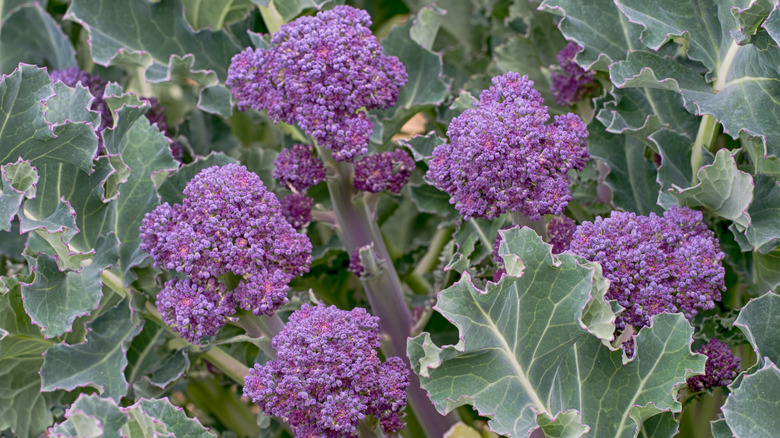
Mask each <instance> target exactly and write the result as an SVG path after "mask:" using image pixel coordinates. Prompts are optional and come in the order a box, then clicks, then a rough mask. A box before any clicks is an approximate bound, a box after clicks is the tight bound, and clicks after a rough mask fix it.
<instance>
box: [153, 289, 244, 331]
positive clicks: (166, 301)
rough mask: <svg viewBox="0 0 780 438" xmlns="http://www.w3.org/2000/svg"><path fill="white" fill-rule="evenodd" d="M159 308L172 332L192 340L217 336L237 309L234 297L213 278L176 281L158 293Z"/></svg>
mask: <svg viewBox="0 0 780 438" xmlns="http://www.w3.org/2000/svg"><path fill="white" fill-rule="evenodd" d="M157 308H158V309H159V310H160V314H161V315H162V318H163V320H164V321H165V323H166V324H168V325H169V326H170V327H171V328H172V329H173V331H175V332H177V333H179V335H180V336H181V337H182V338H184V339H186V340H188V341H190V342H197V341H198V340H200V339H201V338H203V337H205V336H214V335H215V334H217V331H218V330H219V329H220V328H221V327H222V326H224V325H225V324H226V323H227V317H228V316H230V315H231V314H232V313H233V312H235V310H236V303H235V302H234V301H233V294H232V293H230V292H227V290H226V288H225V285H224V284H222V283H220V282H219V281H217V280H215V279H213V278H211V279H209V280H207V281H197V282H196V281H192V280H191V279H189V278H187V279H184V280H179V279H177V278H174V279H173V280H169V281H167V282H165V286H164V287H163V289H162V290H161V291H160V293H159V294H157Z"/></svg>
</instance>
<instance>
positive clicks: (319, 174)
mask: <svg viewBox="0 0 780 438" xmlns="http://www.w3.org/2000/svg"><path fill="white" fill-rule="evenodd" d="M274 167H275V169H274V178H276V179H278V180H279V181H280V182H281V183H282V184H284V185H286V186H288V187H291V188H292V189H295V190H297V191H299V192H302V191H304V190H306V189H308V188H309V187H311V186H313V185H316V184H319V183H321V182H323V181H325V166H323V165H322V161H320V159H319V158H317V155H316V154H314V148H313V147H311V146H310V145H305V144H294V145H293V147H292V148H289V149H284V150H282V152H280V153H279V155H278V156H277V157H276V159H275V160H274Z"/></svg>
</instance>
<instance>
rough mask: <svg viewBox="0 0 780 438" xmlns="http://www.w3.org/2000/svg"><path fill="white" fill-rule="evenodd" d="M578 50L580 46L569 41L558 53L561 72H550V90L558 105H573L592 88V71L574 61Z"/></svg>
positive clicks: (580, 49)
mask: <svg viewBox="0 0 780 438" xmlns="http://www.w3.org/2000/svg"><path fill="white" fill-rule="evenodd" d="M580 51H582V47H580V46H579V44H577V43H574V42H570V43H569V44H567V45H566V47H564V48H563V50H561V51H560V53H558V64H559V65H560V67H561V70H562V72H557V71H553V72H552V73H551V74H550V76H551V79H552V84H551V85H550V91H551V92H552V95H553V99H554V100H555V103H556V104H558V105H561V106H569V105H573V104H574V103H576V102H577V101H579V100H580V99H582V97H583V96H585V94H587V93H588V92H589V91H590V90H591V89H592V88H593V87H592V85H591V84H592V83H593V72H589V71H587V70H585V69H583V68H582V67H580V66H579V65H577V63H576V62H574V56H575V55H577V53H578V52H580Z"/></svg>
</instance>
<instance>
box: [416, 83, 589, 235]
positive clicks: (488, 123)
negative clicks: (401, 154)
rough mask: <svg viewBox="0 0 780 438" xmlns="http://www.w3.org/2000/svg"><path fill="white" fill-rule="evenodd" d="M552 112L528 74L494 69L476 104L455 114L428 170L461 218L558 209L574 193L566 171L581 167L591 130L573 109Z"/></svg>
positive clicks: (535, 213)
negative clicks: (445, 140) (500, 72)
mask: <svg viewBox="0 0 780 438" xmlns="http://www.w3.org/2000/svg"><path fill="white" fill-rule="evenodd" d="M549 119H550V116H549V114H548V112H547V107H546V106H544V105H543V101H542V96H541V95H540V94H539V92H538V91H536V90H535V89H534V88H533V81H531V80H529V79H528V77H527V76H520V74H518V73H513V72H510V73H507V74H505V75H502V76H497V77H495V78H493V86H492V87H490V88H489V89H487V90H485V91H483V92H482V94H481V95H480V98H479V101H478V102H477V103H475V108H472V109H468V110H466V111H465V112H463V114H461V115H460V116H458V117H456V118H455V119H453V120H452V123H450V126H449V128H448V129H447V136H448V137H449V142H448V143H444V144H442V145H440V146H438V147H436V149H434V151H433V158H431V160H430V161H429V162H428V166H429V170H428V173H427V177H428V178H429V179H430V180H431V182H432V183H433V185H434V186H436V188H438V189H439V190H442V191H445V192H447V193H449V194H450V196H451V197H452V198H451V199H450V203H452V204H455V208H456V209H457V210H458V211H459V212H460V214H461V215H462V216H463V217H464V218H465V219H469V218H472V217H478V218H485V219H495V218H496V217H498V216H500V215H502V214H504V213H508V212H514V211H520V212H522V213H523V214H525V215H526V216H528V217H529V218H531V219H534V220H537V219H540V218H541V216H542V215H544V214H555V215H558V214H561V213H562V212H563V210H564V208H565V207H566V205H567V204H568V202H569V201H570V200H571V194H570V192H569V177H568V175H567V172H568V171H569V170H571V169H576V170H582V169H583V168H584V167H585V164H586V163H587V161H588V159H589V157H590V156H589V155H588V149H587V137H588V130H587V128H586V127H585V124H584V123H583V122H582V120H581V119H580V118H579V117H578V116H576V115H574V114H566V115H562V116H555V118H554V120H553V122H552V123H550V124H547V123H546V122H547V121H548V120H549Z"/></svg>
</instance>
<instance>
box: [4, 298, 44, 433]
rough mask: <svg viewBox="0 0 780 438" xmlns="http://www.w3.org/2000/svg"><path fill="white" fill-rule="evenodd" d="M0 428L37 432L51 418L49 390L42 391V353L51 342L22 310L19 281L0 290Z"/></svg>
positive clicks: (19, 431)
mask: <svg viewBox="0 0 780 438" xmlns="http://www.w3.org/2000/svg"><path fill="white" fill-rule="evenodd" d="M0 333H2V335H0V387H2V388H4V390H3V391H0V430H5V429H8V428H10V429H11V431H12V432H13V433H14V434H15V435H16V436H20V437H27V436H38V435H39V434H40V433H41V432H43V431H45V430H46V428H47V427H49V426H50V425H51V423H52V421H53V418H52V414H51V410H50V409H49V401H50V400H49V399H50V396H49V394H44V393H42V392H41V376H40V375H38V371H39V370H40V368H41V364H42V363H43V357H42V356H41V355H42V354H43V352H44V351H46V349H47V348H49V347H50V346H51V342H50V341H47V340H45V339H44V338H43V335H42V334H41V330H40V329H39V328H38V327H35V326H34V325H32V323H31V321H30V318H29V317H28V316H27V314H26V313H25V312H24V307H23V303H22V294H21V290H20V289H19V287H18V285H17V286H16V287H13V288H12V289H11V290H10V291H9V292H8V293H5V294H0Z"/></svg>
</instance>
